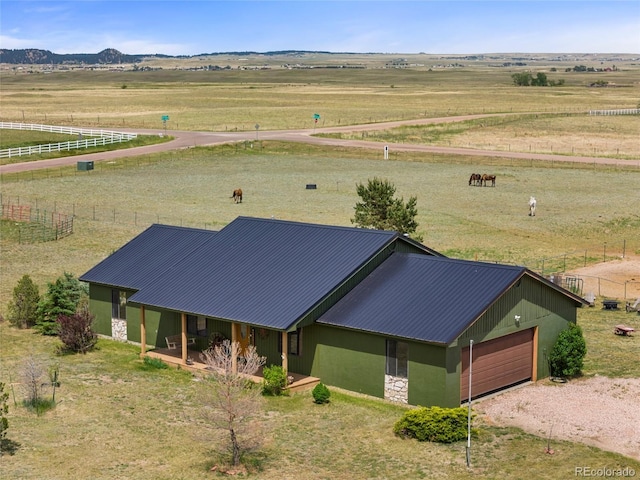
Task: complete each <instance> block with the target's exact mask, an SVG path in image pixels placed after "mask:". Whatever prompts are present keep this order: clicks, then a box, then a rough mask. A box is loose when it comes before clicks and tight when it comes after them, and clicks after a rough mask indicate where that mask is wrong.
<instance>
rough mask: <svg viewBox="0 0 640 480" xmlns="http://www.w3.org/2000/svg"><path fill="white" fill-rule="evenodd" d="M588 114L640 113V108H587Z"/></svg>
mask: <svg viewBox="0 0 640 480" xmlns="http://www.w3.org/2000/svg"><path fill="white" fill-rule="evenodd" d="M589 115H640V108H621V109H618V110H589Z"/></svg>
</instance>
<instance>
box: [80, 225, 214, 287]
mask: <svg viewBox="0 0 640 480" xmlns="http://www.w3.org/2000/svg"><path fill="white" fill-rule="evenodd" d="M215 234H216V232H213V231H211V230H199V229H194V228H183V227H173V226H169V225H151V226H150V227H149V228H147V229H146V230H145V231H144V232H142V233H141V234H140V235H138V236H137V237H135V238H134V239H133V240H131V241H130V242H129V243H127V244H125V245H123V246H122V247H121V248H120V249H118V250H117V251H116V252H115V253H113V254H112V255H110V256H109V257H107V258H106V259H104V260H103V261H102V262H100V263H99V264H98V265H96V266H95V267H93V268H92V269H91V270H89V271H88V272H87V273H85V274H84V275H82V276H81V277H80V280H82V281H84V282H91V283H100V284H103V285H109V286H112V287H119V288H123V289H132V290H139V289H141V288H142V287H144V286H145V285H146V284H147V283H149V281H151V280H153V279H155V278H156V277H157V276H158V275H160V274H162V273H164V272H165V271H166V270H167V269H168V268H170V267H171V266H172V265H174V264H175V263H177V262H179V261H180V260H181V259H182V258H183V257H185V256H186V255H188V254H189V253H191V252H192V251H193V250H195V249H197V248H198V247H199V246H200V245H202V244H203V243H204V242H206V241H207V240H209V239H210V238H212V237H213V236H214V235H215Z"/></svg>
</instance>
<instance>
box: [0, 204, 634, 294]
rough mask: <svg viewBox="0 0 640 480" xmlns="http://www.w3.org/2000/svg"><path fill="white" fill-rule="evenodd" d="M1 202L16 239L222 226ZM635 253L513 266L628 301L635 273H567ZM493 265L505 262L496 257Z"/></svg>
mask: <svg viewBox="0 0 640 480" xmlns="http://www.w3.org/2000/svg"><path fill="white" fill-rule="evenodd" d="M0 201H1V203H2V218H3V219H6V220H12V221H14V222H16V223H20V224H21V225H20V229H19V230H20V231H19V232H18V233H13V238H14V239H16V240H17V241H20V242H21V243H32V242H35V241H49V240H55V239H59V238H63V237H64V236H67V235H70V234H71V233H72V232H73V219H74V218H76V219H80V220H87V221H93V222H102V223H113V224H119V225H128V226H136V227H140V228H146V227H148V226H150V225H151V224H154V223H163V224H167V225H179V226H183V227H192V228H202V229H205V230H217V229H220V228H222V227H224V224H222V223H219V222H217V223H216V222H202V221H200V220H197V219H193V218H185V217H181V216H179V215H172V214H170V213H166V211H163V213H149V212H139V211H135V210H122V209H120V210H119V209H116V208H111V207H106V206H101V205H90V204H81V205H79V204H75V203H73V204H66V203H61V202H54V203H53V204H47V205H42V201H39V200H38V199H35V200H31V199H28V198H24V197H9V196H7V195H3V194H2V193H1V192H0ZM45 207H46V208H45ZM60 212H65V213H60ZM10 231H11V229H10ZM10 234H11V233H10ZM637 251H640V239H638V240H633V241H632V242H628V241H627V240H622V241H620V242H615V243H614V242H607V243H603V244H601V245H596V246H593V247H590V248H588V249H584V250H576V251H573V252H565V253H562V254H560V255H555V256H552V257H542V258H530V259H524V260H522V261H519V262H518V264H519V265H523V266H525V267H527V268H528V269H530V270H532V271H533V272H536V273H538V274H539V275H541V276H543V277H545V278H547V279H549V280H550V281H552V282H553V283H556V284H557V285H560V286H562V287H563V288H566V289H567V290H569V291H572V292H574V293H576V294H578V295H580V296H585V295H586V294H588V293H593V294H594V295H595V296H598V297H601V296H602V297H611V298H620V299H628V300H631V299H636V298H640V271H639V272H638V274H637V276H635V278H634V277H633V276H631V277H630V278H629V279H626V280H614V279H610V278H606V277H598V276H588V275H579V274H572V273H567V272H572V271H576V270H578V269H581V268H584V267H587V266H590V265H595V264H598V263H603V262H611V261H615V260H620V259H621V258H626V257H627V255H633V254H634V252H637ZM483 261H491V260H483ZM496 263H508V262H505V261H496Z"/></svg>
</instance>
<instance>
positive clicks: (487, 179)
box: [480, 173, 496, 187]
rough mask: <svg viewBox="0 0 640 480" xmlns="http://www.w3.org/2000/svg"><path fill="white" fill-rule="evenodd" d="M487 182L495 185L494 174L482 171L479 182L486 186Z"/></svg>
mask: <svg viewBox="0 0 640 480" xmlns="http://www.w3.org/2000/svg"><path fill="white" fill-rule="evenodd" d="M487 182H491V186H492V187H495V186H496V176H495V175H487V174H486V173H483V174H482V179H481V182H480V183H482V184H484V186H485V187H486V186H487Z"/></svg>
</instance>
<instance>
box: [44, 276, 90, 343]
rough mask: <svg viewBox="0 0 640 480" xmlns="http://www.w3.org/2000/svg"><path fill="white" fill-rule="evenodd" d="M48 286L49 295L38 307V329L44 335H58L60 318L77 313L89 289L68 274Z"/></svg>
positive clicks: (47, 294) (45, 296)
mask: <svg viewBox="0 0 640 480" xmlns="http://www.w3.org/2000/svg"><path fill="white" fill-rule="evenodd" d="M47 286H48V290H47V293H46V294H45V295H44V297H43V298H42V300H41V301H40V303H39V305H38V319H37V323H36V328H37V329H38V331H40V333H42V334H43V335H57V334H58V323H57V322H56V320H57V319H58V317H59V316H60V315H68V316H71V315H73V314H74V313H76V310H77V309H78V305H79V303H80V300H81V299H82V297H83V296H86V295H88V289H87V286H86V284H83V283H82V282H80V280H78V279H77V278H75V277H74V276H73V274H71V273H67V272H65V273H64V275H63V276H61V277H58V279H57V280H56V281H55V282H54V283H48V284H47Z"/></svg>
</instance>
